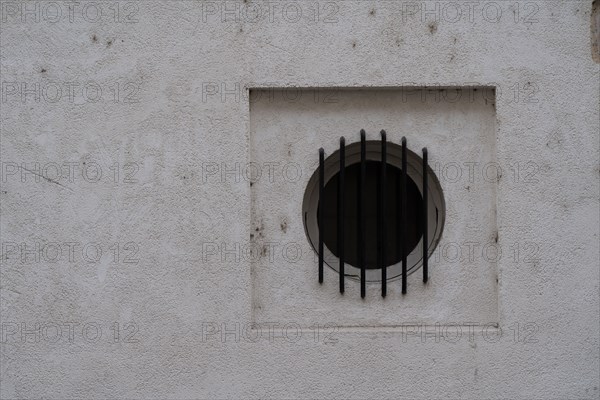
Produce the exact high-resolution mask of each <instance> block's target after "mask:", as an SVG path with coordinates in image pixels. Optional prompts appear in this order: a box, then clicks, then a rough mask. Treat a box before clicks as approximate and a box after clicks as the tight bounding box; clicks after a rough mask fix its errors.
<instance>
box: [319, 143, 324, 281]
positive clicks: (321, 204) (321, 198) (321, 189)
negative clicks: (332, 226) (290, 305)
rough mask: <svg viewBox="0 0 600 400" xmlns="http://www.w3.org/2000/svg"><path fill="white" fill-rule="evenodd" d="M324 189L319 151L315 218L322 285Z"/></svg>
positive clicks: (322, 154) (322, 161) (322, 160)
mask: <svg viewBox="0 0 600 400" xmlns="http://www.w3.org/2000/svg"><path fill="white" fill-rule="evenodd" d="M324 187H325V150H323V148H320V149H319V214H318V216H317V218H318V221H317V223H318V224H319V283H323V231H324V225H325V223H324V222H323V209H324V208H325V201H324V199H325V198H324V191H325V190H324Z"/></svg>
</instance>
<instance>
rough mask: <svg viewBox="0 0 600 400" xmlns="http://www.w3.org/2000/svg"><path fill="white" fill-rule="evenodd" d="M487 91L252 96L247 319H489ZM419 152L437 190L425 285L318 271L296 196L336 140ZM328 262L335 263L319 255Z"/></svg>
mask: <svg viewBox="0 0 600 400" xmlns="http://www.w3.org/2000/svg"><path fill="white" fill-rule="evenodd" d="M495 118H496V116H495V104H494V91H493V89H492V88H462V89H461V88H458V89H457V88H448V89H435V90H432V89H425V88H422V89H421V88H368V89H317V88H314V89H311V88H306V89H296V88H294V89H255V90H251V92H250V161H251V164H250V165H249V166H248V168H247V169H248V171H249V172H251V174H252V176H253V179H252V184H251V217H252V231H251V232H250V233H249V236H250V240H251V242H252V244H251V246H250V247H249V248H251V249H258V250H257V251H255V252H254V253H255V254H254V255H253V256H252V257H250V258H249V261H250V264H251V265H250V268H251V274H252V302H253V304H252V316H253V320H254V322H256V323H269V322H277V323H280V324H285V323H295V324H299V325H301V326H310V325H312V324H315V323H327V322H332V323H335V324H336V325H337V326H348V327H353V326H367V327H368V326H371V327H394V326H398V325H403V324H435V323H442V324H443V323H459V324H461V323H480V324H487V323H494V322H497V321H498V293H497V272H496V271H497V268H496V264H497V263H498V262H499V261H500V259H501V252H500V251H499V249H498V247H497V246H498V245H497V243H496V238H497V224H496V187H497V184H498V182H497V179H496V178H497V176H495V175H494V174H495V173H496V172H497V171H496V168H495V166H496V128H495ZM361 129H365V130H366V135H367V140H369V141H372V140H379V139H380V136H379V135H380V134H379V132H380V131H381V130H382V129H385V130H386V132H387V140H388V141H389V142H391V143H396V144H398V143H400V141H401V139H402V137H406V139H407V143H408V146H409V148H411V149H412V150H414V151H415V152H417V151H418V152H420V149H421V148H423V147H427V148H428V154H429V165H430V167H431V168H432V169H433V171H434V172H435V174H436V176H437V178H438V180H439V183H440V185H441V188H442V191H443V197H444V201H445V207H446V210H445V212H446V215H445V224H444V230H443V235H442V237H441V240H440V242H439V244H438V245H437V247H436V250H435V251H434V253H433V254H432V255H431V258H430V261H429V281H428V283H427V284H424V283H423V282H422V275H421V274H420V271H416V273H414V274H411V275H409V276H408V280H407V284H408V292H407V294H405V295H402V294H401V280H400V279H399V278H398V277H395V279H392V280H389V281H388V283H387V296H386V297H385V298H383V297H381V283H380V282H377V281H376V280H374V281H371V280H369V282H368V284H367V293H366V297H365V298H364V299H361V297H360V282H359V281H358V280H357V279H352V277H348V278H349V279H346V280H345V286H346V288H345V293H344V294H340V292H339V290H338V289H339V287H338V274H337V272H336V271H334V270H333V269H331V268H328V267H327V266H326V267H325V271H324V281H323V283H322V284H319V282H318V257H317V255H316V253H315V251H314V247H313V245H311V243H310V242H309V238H308V237H307V234H306V232H305V226H304V221H303V218H304V215H303V209H302V207H303V198H304V195H305V191H306V188H307V184H308V182H309V180H310V178H311V176H312V175H313V174H314V173H315V172H316V171H317V168H318V164H319V153H318V150H319V148H321V147H322V148H324V150H325V156H326V157H327V156H328V155H331V154H333V153H334V152H335V151H336V150H338V147H339V139H340V137H341V136H344V137H345V139H346V143H347V144H348V145H350V144H352V143H354V142H358V141H359V140H360V134H359V132H360V130H361ZM328 261H329V262H330V263H331V262H335V260H328Z"/></svg>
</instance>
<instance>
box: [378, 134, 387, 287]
mask: <svg viewBox="0 0 600 400" xmlns="http://www.w3.org/2000/svg"><path fill="white" fill-rule="evenodd" d="M386 166H387V135H386V133H385V131H384V130H382V131H381V186H380V190H381V193H380V194H379V196H380V199H381V200H380V204H381V213H380V215H381V219H380V220H379V223H380V232H381V233H380V235H381V246H380V249H381V256H380V260H381V296H382V297H385V296H386V295H387V265H386V264H387V260H386V233H387V232H386V219H387V213H386V202H385V200H386V199H385V196H386V189H387V187H386V186H387V180H386V169H387V168H386Z"/></svg>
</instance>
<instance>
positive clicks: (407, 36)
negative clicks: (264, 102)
mask: <svg viewBox="0 0 600 400" xmlns="http://www.w3.org/2000/svg"><path fill="white" fill-rule="evenodd" d="M269 4H270V7H271V8H268V7H269ZM0 5H1V6H2V10H1V11H2V15H0V17H1V19H0V23H1V26H0V36H1V37H0V50H1V55H0V62H1V75H2V76H1V81H2V99H1V101H0V106H1V118H2V119H1V130H2V132H1V134H2V135H1V139H2V140H1V152H0V156H1V159H2V181H1V186H2V189H1V192H0V196H1V197H0V198H1V209H0V210H1V214H2V218H1V222H0V228H1V242H2V265H1V271H0V272H1V275H0V277H1V284H0V288H1V304H0V311H1V323H2V324H1V326H2V340H1V343H0V347H1V369H0V370H1V372H0V373H1V375H0V376H1V381H2V382H1V383H2V384H1V391H0V397H2V398H3V399H5V398H6V399H12V398H51V399H68V398H98V399H100V398H111V399H112V398H123V399H124V398H129V399H130V398H151V399H163V398H172V399H181V398H210V399H213V398H241V397H250V398H377V399H380V398H421V399H431V398H464V399H483V398H493V399H500V398H511V399H526V398H527V399H530V398H538V399H573V398H585V399H597V398H598V397H599V392H600V390H599V387H600V378H599V375H600V364H599V359H600V354H599V340H598V339H599V333H598V325H599V313H600V302H599V298H598V290H599V286H598V283H599V269H598V266H599V261H600V260H599V246H598V241H599V224H598V222H599V176H600V169H599V147H598V146H599V135H598V132H599V129H600V123H599V111H598V104H599V100H600V98H599V89H600V87H599V82H598V74H599V64H597V63H596V62H594V60H593V58H592V52H591V48H592V40H591V27H590V26H591V19H592V17H591V8H592V1H590V0H581V1H524V2H520V1H515V2H505V1H495V2H493V1H490V2H486V1H484V2H474V3H468V2H467V3H464V4H463V3H462V2H460V3H459V2H456V3H455V2H403V1H400V2H392V1H378V2H372V1H322V2H297V3H295V2H281V3H275V4H273V3H267V2H252V1H248V2H242V1H237V2H233V1H232V2H193V1H139V2H121V1H115V2H88V1H81V2H79V3H77V4H76V3H68V2H67V3H65V2H56V3H53V2H46V1H39V2H36V1H29V2H10V1H2V2H1V3H0ZM317 9H318V12H316V10H317ZM28 10H29V11H28ZM257 13H261V14H262V16H263V17H262V18H256V17H255V16H256V15H257ZM294 86H298V87H305V88H318V87H320V88H323V87H325V88H349V87H350V88H361V87H365V88H377V87H396V88H398V87H407V86H408V87H423V86H432V87H434V88H437V87H441V86H444V87H446V86H449V87H463V88H465V87H470V86H480V87H488V86H492V87H496V96H495V119H496V121H495V123H494V126H495V135H493V136H489V134H488V132H487V131H486V135H488V136H486V137H487V139H488V140H489V142H485V143H482V150H481V151H483V152H484V153H483V154H485V152H487V151H491V148H492V146H493V147H494V148H495V157H496V163H497V166H498V167H499V168H500V169H501V171H502V174H501V178H500V179H499V180H497V184H496V187H495V188H494V190H495V193H496V200H497V209H496V222H495V224H496V227H497V231H498V236H497V237H494V238H493V242H494V243H496V240H497V243H498V246H499V247H500V248H501V250H502V257H501V259H500V260H499V261H498V262H497V263H496V265H495V270H496V271H497V273H498V283H497V287H494V288H490V287H489V285H482V286H481V287H479V286H477V287H479V289H480V291H481V293H478V292H475V293H474V296H477V297H476V298H479V296H481V298H484V297H485V296H486V294H489V295H490V298H491V300H489V301H490V302H491V303H490V304H492V303H493V304H495V305H496V306H497V308H496V309H495V310H496V313H495V314H492V311H490V310H489V309H487V308H485V307H482V308H481V309H479V308H473V307H478V306H485V303H484V304H483V305H482V304H477V305H475V306H474V305H473V304H472V303H473V302H472V301H470V300H461V302H459V303H458V304H449V302H450V301H451V299H452V293H451V292H452V291H453V290H454V289H456V285H455V282H441V281H437V280H435V279H436V278H435V277H437V276H441V275H438V274H436V273H438V272H440V271H443V270H444V269H448V268H450V269H459V270H462V271H464V270H463V269H461V268H470V267H473V266H476V267H477V268H475V269H473V270H471V271H473V274H474V276H473V280H472V283H473V284H474V285H475V286H476V285H478V283H477V282H478V280H477V278H476V276H475V275H477V273H479V272H481V271H480V270H479V269H478V268H480V267H482V266H483V265H485V264H484V263H482V262H481V254H479V255H478V256H477V253H474V254H475V255H474V256H473V257H479V258H478V259H477V258H473V260H476V261H473V262H471V261H470V260H471V258H470V257H471V255H470V254H471V253H470V250H469V249H470V248H471V247H470V246H471V245H468V244H467V243H471V242H476V243H478V244H479V246H477V247H475V249H481V248H482V247H483V245H484V244H485V243H487V242H490V238H489V237H487V236H486V235H485V234H484V235H480V233H481V232H490V231H491V226H490V225H487V226H482V227H478V228H477V229H474V230H464V231H463V232H460V231H459V230H457V231H456V232H455V233H454V234H453V235H449V236H448V237H447V238H446V239H448V240H449V239H450V238H452V240H453V241H454V242H458V243H457V244H458V245H459V247H460V248H461V257H462V258H461V259H459V260H455V261H452V260H454V259H453V258H452V257H446V258H444V257H440V258H439V259H440V262H439V264H438V265H437V266H436V268H435V270H434V271H433V274H435V275H432V276H433V277H434V282H433V283H432V285H431V287H430V288H429V289H428V290H430V291H431V292H432V295H431V296H427V297H426V296H425V293H424V292H423V293H422V294H420V293H419V292H417V290H418V289H417V286H418V285H411V288H415V291H414V292H409V294H408V295H407V296H408V297H407V302H411V301H415V300H414V299H416V298H420V299H423V301H424V302H431V303H427V305H426V307H427V309H431V308H432V307H435V308H436V309H437V310H439V313H427V314H422V315H421V314H419V313H418V310H417V308H418V304H416V303H413V304H412V305H411V306H410V314H408V315H409V316H410V321H409V320H408V319H405V318H402V317H401V315H393V316H390V315H389V314H388V313H384V312H383V311H385V310H390V311H394V312H398V313H400V312H401V311H402V307H403V305H404V304H405V303H403V302H402V299H399V298H397V294H394V296H392V298H390V299H389V301H388V300H386V302H387V304H389V305H390V306H389V308H387V307H388V306H386V305H384V304H383V301H382V300H381V299H380V298H378V297H375V296H374V297H369V298H368V299H367V300H366V301H365V302H364V303H362V302H361V301H360V300H359V299H358V298H357V297H358V296H357V295H355V294H356V292H355V291H350V292H349V293H347V295H345V296H344V298H343V299H341V298H338V297H337V296H339V295H337V294H336V293H335V292H334V291H333V290H332V289H333V283H332V282H331V278H332V276H331V274H329V275H328V276H327V281H326V283H325V284H324V286H323V287H317V285H316V284H315V283H314V282H313V283H312V286H311V287H307V286H306V285H305V282H304V281H301V280H297V279H293V275H292V276H291V277H290V279H287V280H286V279H285V277H284V275H283V274H281V272H280V275H279V276H280V278H278V279H277V281H276V285H264V282H263V283H261V284H258V283H257V284H254V283H253V282H255V281H254V279H255V278H256V277H259V276H263V275H264V274H265V273H266V272H267V271H268V270H262V269H261V270H260V271H259V274H257V275H255V276H253V275H252V274H253V271H254V272H255V269H253V258H252V257H251V256H246V255H245V254H244V253H243V252H242V250H241V249H242V248H243V247H244V246H245V245H246V244H248V242H249V237H250V234H251V233H252V230H253V229H256V226H255V225H254V223H253V221H252V218H251V207H252V201H251V194H252V193H253V186H252V187H251V185H250V180H249V179H247V176H246V173H245V171H246V168H248V167H249V165H250V164H249V163H250V162H251V161H252V147H251V144H252V143H253V142H252V141H253V140H254V139H255V138H256V137H258V136H254V135H251V125H252V116H253V113H254V111H253V105H252V104H250V102H249V97H248V90H247V89H248V88H268V87H277V88H286V87H287V88H293V87H294ZM286 93H288V94H289V95H290V97H291V98H293V95H292V93H293V89H288V91H286ZM435 93H437V91H434V92H433V94H435ZM421 95H423V96H424V97H423V98H424V102H423V110H429V111H431V110H432V109H435V108H436V107H438V106H437V105H436V104H437V103H436V98H435V96H430V95H429V92H419V91H418V90H417V92H416V93H415V92H410V94H409V97H410V99H411V102H410V103H408V104H414V103H415V100H414V99H415V98H419V99H420V96H421ZM317 97H318V96H317ZM318 99H319V101H321V99H322V98H321V97H318ZM322 100H323V101H326V100H325V99H322ZM286 101H287V102H289V104H290V105H292V106H293V107H290V109H291V110H292V111H293V112H292V113H291V114H290V115H291V117H292V118H294V116H295V115H296V114H295V113H296V112H297V110H298V108H297V104H292V102H293V100H290V99H287V100H286ZM443 101H446V102H448V99H445V100H440V102H443ZM274 104H276V103H274ZM279 104H281V103H279ZM286 104H288V103H286ZM343 104H344V103H338V105H343ZM310 109H312V110H317V111H318V110H325V109H327V108H326V107H323V108H319V107H317V106H316V105H313V104H311V106H310ZM342 111H343V109H338V110H337V111H336V112H337V113H340V112H342ZM415 112H419V111H418V110H416V111H415ZM470 115H471V114H470V113H465V114H464V118H465V120H469V116H470ZM355 117H356V116H355ZM423 121H433V117H432V116H431V115H430V114H429V116H426V115H424V116H423ZM265 122H268V121H265ZM437 122H439V121H437ZM437 122H436V123H437ZM450 122H451V121H450ZM432 123H433V122H432ZM331 126H332V127H334V125H333V124H332V125H331ZM365 126H366V127H367V128H368V129H369V131H370V132H371V131H374V129H375V127H377V128H379V123H378V122H377V121H375V120H369V121H367V122H365ZM371 127H373V128H371ZM295 131H300V127H296V130H295ZM491 137H493V143H492V139H491ZM288 139H289V137H286V136H283V137H282V138H281V142H279V143H269V145H271V146H272V148H273V149H274V152H273V154H272V155H271V156H272V159H273V160H276V161H280V162H282V163H284V164H285V158H284V159H281V158H282V153H281V152H280V150H281V149H282V148H284V146H286V145H289V146H290V147H289V148H290V151H291V154H293V157H296V159H300V157H304V156H306V157H311V158H310V159H308V158H307V159H305V160H302V162H303V165H304V163H311V162H314V160H315V159H314V157H316V149H317V147H316V146H313V145H311V146H308V147H307V148H305V147H304V145H303V146H302V147H301V148H297V147H296V146H294V142H292V141H291V140H290V141H289V142H288ZM297 139H298V140H300V139H306V138H302V137H299V138H297ZM419 140H423V141H425V138H423V139H419ZM438 140H439V141H441V140H442V139H436V140H435V143H432V144H431V145H429V144H428V146H430V147H431V148H432V149H436V144H437V143H438ZM449 149H451V154H450V153H449V154H444V155H443V160H444V163H447V162H457V163H459V164H460V163H464V161H465V158H469V156H474V155H476V154H480V153H478V152H476V151H474V149H470V148H468V147H463V146H460V145H458V143H454V144H453V145H452V146H450V147H449ZM265 151H267V149H265ZM278 151H279V152H278ZM436 151H437V150H436ZM440 154H441V153H439V152H437V153H436V155H440ZM283 157H286V156H285V154H284V155H283ZM440 160H442V158H441V156H440ZM466 161H467V162H469V163H471V164H468V165H462V168H461V169H460V170H459V171H460V172H461V175H460V177H459V178H458V179H456V178H453V176H454V175H451V173H452V171H450V170H448V171H447V173H448V179H446V183H445V184H446V188H447V189H448V191H449V193H450V192H452V191H457V192H458V191H461V192H462V193H463V194H462V198H463V199H465V200H472V198H470V197H468V193H469V192H468V191H467V193H465V192H464V190H465V189H464V188H465V187H466V186H470V187H471V192H470V193H484V192H485V188H486V187H487V186H486V185H488V184H489V182H488V181H486V180H485V179H484V178H483V173H484V170H483V169H482V168H483V166H484V165H485V164H484V163H483V162H482V161H483V160H478V159H470V160H469V159H467V160H466ZM447 165H448V164H444V165H442V166H441V168H442V170H443V167H444V166H447ZM470 166H473V170H471V169H470ZM470 171H473V174H472V175H471V174H470ZM486 172H489V171H486ZM100 173H101V175H100ZM274 173H275V174H276V175H275V176H277V174H279V176H282V174H283V170H274ZM303 173H306V175H303V177H304V178H306V176H307V175H308V174H310V173H312V169H311V170H310V171H303ZM440 173H441V174H442V175H443V174H444V173H443V171H442V172H440ZM490 173H491V172H490ZM451 181H455V183H451ZM274 182H275V183H276V182H277V180H275V181H274ZM260 183H261V184H263V187H262V188H260V187H259V186H257V188H256V190H257V191H256V192H254V193H259V192H258V190H259V189H260V190H265V192H264V193H268V190H267V189H265V187H264V185H265V184H266V183H265V182H263V181H261V182H260ZM257 185H258V184H257ZM300 186H301V185H300ZM300 186H298V190H296V191H294V195H293V196H289V197H286V198H283V197H279V198H274V199H273V207H275V208H273V209H268V210H267V209H265V210H260V211H261V212H264V213H267V212H271V214H270V215H269V218H271V219H266V220H265V221H266V222H265V229H266V230H268V232H270V233H269V234H272V235H275V234H276V232H277V229H280V230H281V229H282V228H281V225H283V222H284V221H278V220H277V219H276V218H278V217H281V216H285V217H287V218H289V220H286V221H285V222H286V224H287V226H288V228H287V233H285V232H283V231H281V232H282V233H281V234H280V236H275V237H276V240H279V241H287V240H288V237H289V238H290V240H298V241H302V240H305V238H304V236H303V235H304V233H303V232H302V230H301V228H300V227H301V220H300V218H301V216H300V214H299V212H300V210H301V202H302V190H300V189H301V187H300ZM276 189H277V187H276V186H275V185H274V186H273V188H272V190H274V191H275V190H276ZM449 198H454V197H453V196H449ZM467 204H469V206H467ZM447 206H448V208H449V209H453V210H455V212H449V213H448V215H447V219H446V227H447V228H448V229H450V230H451V229H453V227H456V226H457V225H456V224H460V221H464V219H465V218H467V214H469V213H473V214H480V213H486V212H489V210H490V209H489V207H490V205H489V203H487V202H481V203H480V204H475V203H473V205H472V207H471V203H465V204H462V205H460V204H450V201H449V199H448V198H447ZM485 221H487V222H488V223H489V220H483V222H485ZM276 223H279V224H280V226H279V227H278V226H277V225H276ZM449 232H450V231H449ZM302 243H304V244H305V242H302ZM223 248H225V252H223ZM231 249H233V252H228V251H229V250H231ZM449 254H450V253H449ZM310 257H311V260H312V256H310ZM465 259H466V260H467V261H464V260H465ZM302 265H304V268H306V267H308V266H309V263H308V261H307V260H303V264H302ZM268 267H269V268H272V265H269V266H268ZM294 267H295V266H294ZM280 268H281V269H282V270H285V269H286V268H292V266H290V265H289V264H286V263H283V264H281V265H280ZM303 273H306V277H307V278H308V277H310V276H311V274H313V272H312V271H311V272H310V273H308V272H306V271H303V270H300V269H297V270H293V274H303ZM314 278H315V279H316V276H314ZM261 282H262V281H261ZM265 282H270V281H265ZM396 284H397V283H394V284H393V285H391V286H390V290H392V288H393V287H396ZM255 289H259V290H258V291H255ZM419 290H420V289H419ZM489 292H492V293H489ZM255 295H258V296H259V297H260V299H266V300H269V302H268V304H266V307H268V308H267V309H266V310H268V312H267V311H263V314H260V313H256V310H255V309H254V306H253V299H255V297H254V296H255ZM413 295H415V296H413ZM284 298H285V300H282V299H284ZM459 298H462V297H459ZM434 300H435V301H437V303H436V304H434V303H433V301H434ZM294 304H297V307H296V308H294V307H292V306H293V305H294ZM344 305H347V306H348V307H349V308H348V310H352V312H355V313H357V315H353V316H352V319H356V318H361V316H362V317H364V320H365V321H366V322H367V323H365V324H363V325H364V326H360V327H348V325H353V323H352V324H349V322H352V321H350V318H348V317H347V316H344V315H336V314H338V311H340V310H343V309H344ZM307 307H315V308H316V309H315V310H310V309H307ZM317 307H318V308H317ZM263 310H265V309H263ZM448 310H455V312H457V314H456V318H453V315H452V314H451V313H446V312H447V311H448ZM456 310H459V311H456ZM478 310H479V311H478ZM358 313H360V314H358ZM312 315H314V316H315V318H314V319H313V318H312V317H311V316H312ZM323 316H326V317H327V320H325V317H323ZM262 317H264V318H267V317H268V318H269V320H266V319H262ZM321 317H323V319H321ZM466 317H468V318H469V319H471V318H476V319H475V320H471V321H465V318H466ZM254 318H255V319H254ZM271 318H275V319H276V320H272V319H271ZM453 320H454V321H453ZM253 321H254V322H255V324H254V325H248V324H250V323H251V322H253ZM309 322H310V324H309ZM408 322H410V324H409V323H408ZM451 322H454V323H451ZM258 323H260V324H258ZM390 323H394V324H398V325H395V326H393V327H390V326H388V325H389V324H390ZM436 323H438V324H439V325H436ZM459 333H460V335H459Z"/></svg>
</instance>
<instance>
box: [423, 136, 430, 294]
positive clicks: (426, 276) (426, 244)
mask: <svg viewBox="0 0 600 400" xmlns="http://www.w3.org/2000/svg"><path fill="white" fill-rule="evenodd" d="M427 196H428V193H427V147H423V220H422V221H423V222H422V223H423V226H422V230H423V283H427V280H428V279H429V271H428V270H427V268H428V265H427V261H428V260H427V251H428V247H429V241H428V235H427V214H428V212H427V211H428V209H427Z"/></svg>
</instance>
